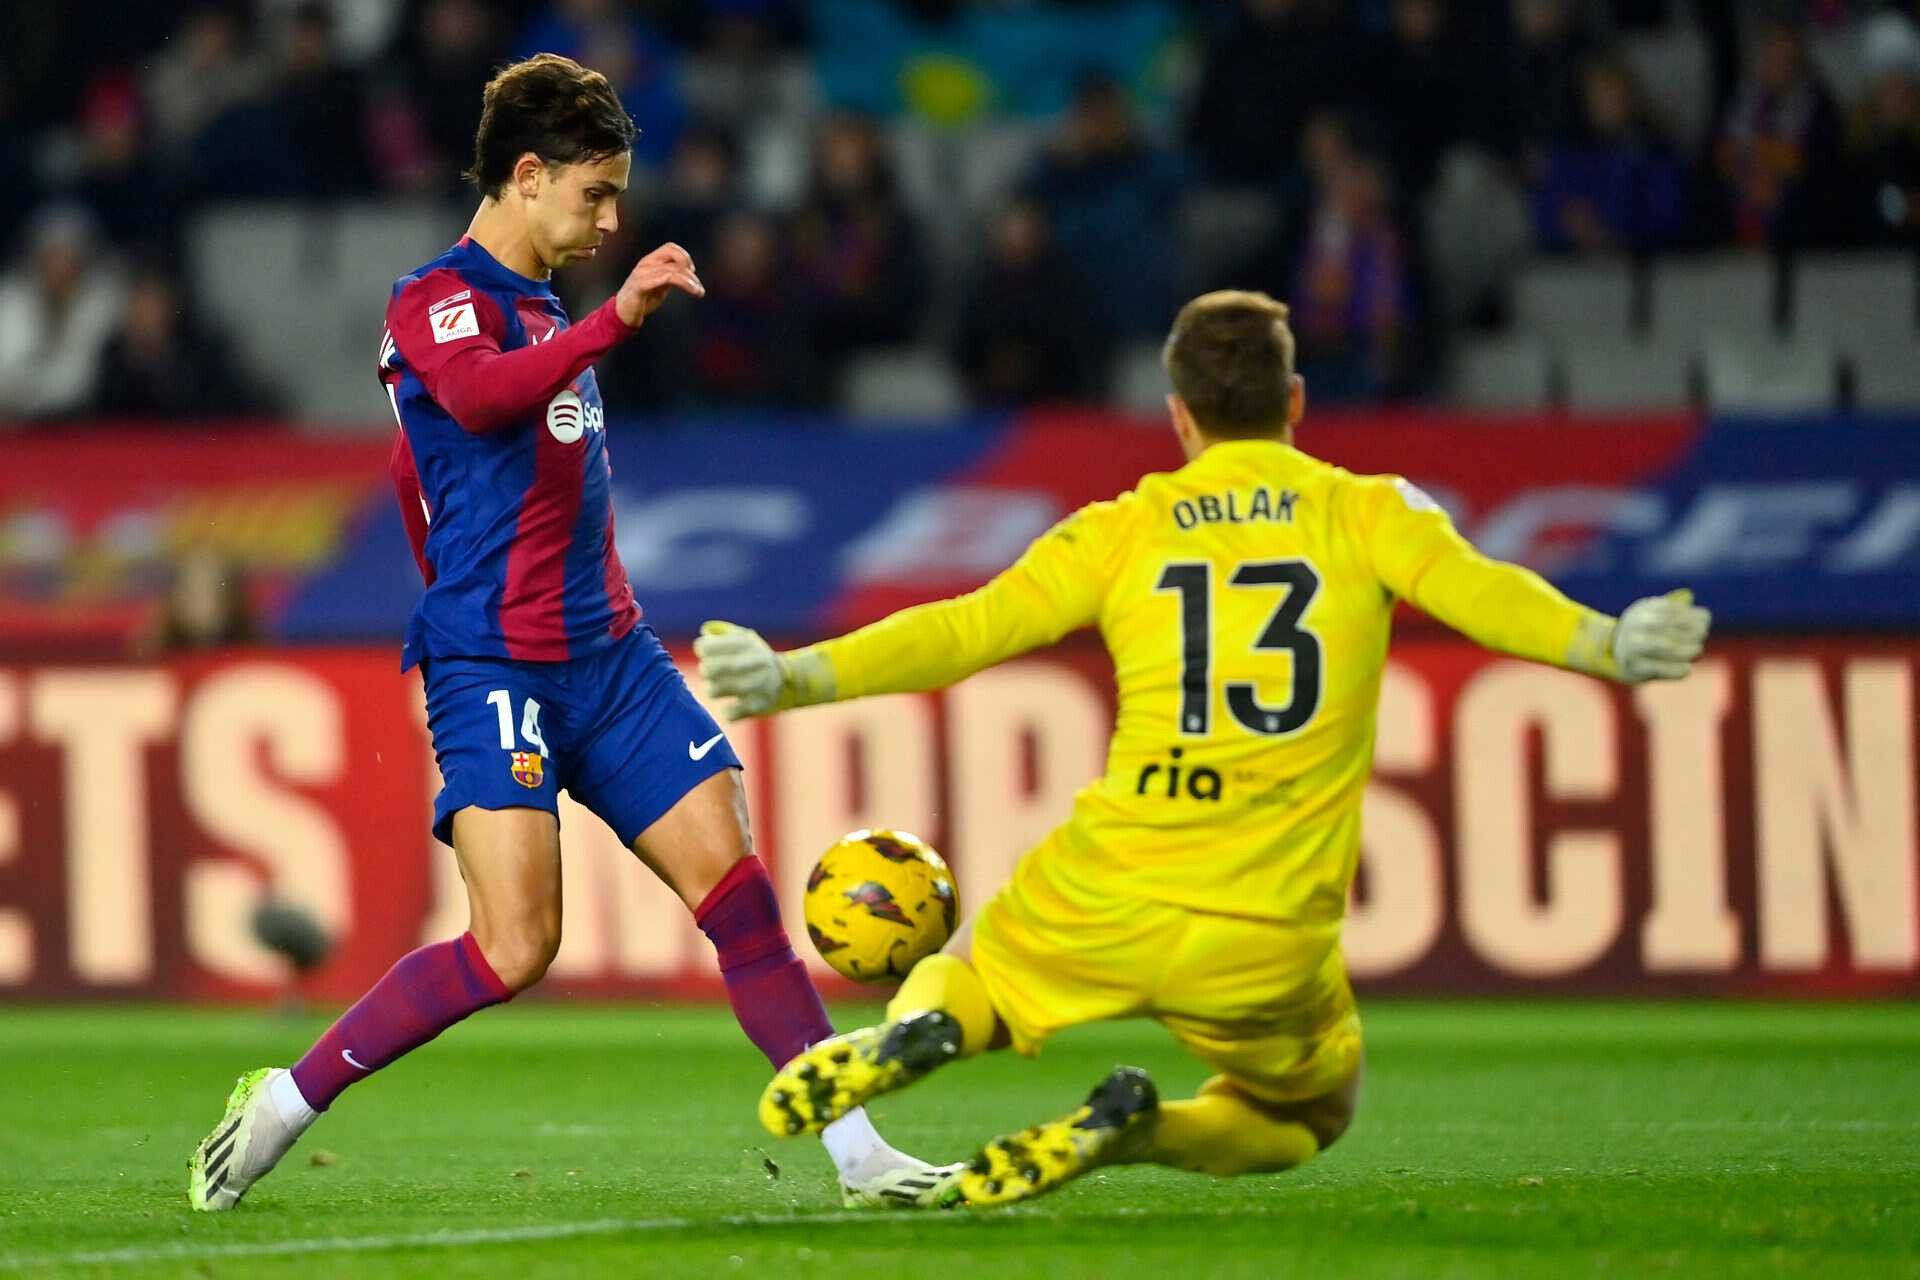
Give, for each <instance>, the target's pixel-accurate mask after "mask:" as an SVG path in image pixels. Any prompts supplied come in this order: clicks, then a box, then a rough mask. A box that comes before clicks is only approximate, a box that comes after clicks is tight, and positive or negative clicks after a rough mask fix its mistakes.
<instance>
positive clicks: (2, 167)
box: [0, 62, 40, 244]
mask: <svg viewBox="0 0 1920 1280" xmlns="http://www.w3.org/2000/svg"><path fill="white" fill-rule="evenodd" d="M17 93H18V90H17V88H16V86H15V83H14V81H13V78H12V77H11V75H10V74H9V69H8V67H7V65H6V63H5V62H0V173H8V174H12V175H13V178H12V183H13V185H12V187H11V188H10V189H9V191H8V192H7V199H6V200H4V201H0V244H12V243H13V242H14V236H15V234H17V232H18V231H19V228H20V224H21V222H22V221H23V220H24V218H25V216H26V213H27V211H28V210H29V209H32V208H34V207H35V206H36V205H38V204H39V203H40V190H39V176H38V174H37V173H36V172H35V168H34V163H33V147H32V145H31V143H32V136H31V135H30V134H29V133H28V132H27V123H26V121H25V119H24V118H22V113H21V110H20V104H19V100H18V97H17Z"/></svg>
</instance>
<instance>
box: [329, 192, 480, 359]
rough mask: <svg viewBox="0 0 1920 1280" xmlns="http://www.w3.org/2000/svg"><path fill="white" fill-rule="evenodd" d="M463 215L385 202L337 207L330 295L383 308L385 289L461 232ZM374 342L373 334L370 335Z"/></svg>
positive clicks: (457, 210)
mask: <svg viewBox="0 0 1920 1280" xmlns="http://www.w3.org/2000/svg"><path fill="white" fill-rule="evenodd" d="M468 212H469V211H467V210H465V209H461V208H457V207H456V208H454V209H449V208H448V207H447V206H445V205H442V204H425V203H420V204H416V203H409V202H386V203H369V204H350V205H343V206H341V208H340V211H339V212H338V213H337V214H336V215H334V217H333V219H332V222H331V227H330V230H331V232H332V236H333V242H332V244H331V246H330V248H331V250H332V264H331V266H330V268H329V270H328V273H327V274H328V277H329V280H330V282H331V284H332V285H333V287H334V289H335V290H336V291H341V292H345V293H347V294H349V295H350V296H352V297H356V298H365V297H371V298H373V299H376V300H377V301H376V303H375V305H377V306H381V307H384V306H385V305H386V299H387V290H388V289H390V288H391V287H392V285H393V282H394V281H395V280H397V279H399V278H400V276H401V275H402V274H404V273H405V272H408V271H411V270H413V269H414V268H415V267H417V266H419V265H420V264H421V263H423V262H428V261H430V260H432V259H433V258H434V257H435V256H436V255H438V254H440V253H442V252H444V251H445V249H446V247H447V246H448V245H450V244H452V243H453V242H454V241H456V240H458V239H459V238H460V237H461V235H462V234H464V233H465V231H466V225H467V221H468ZM375 337H376V340H377V338H378V335H377V334H376V335H375Z"/></svg>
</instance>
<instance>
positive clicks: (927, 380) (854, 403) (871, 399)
mask: <svg viewBox="0 0 1920 1280" xmlns="http://www.w3.org/2000/svg"><path fill="white" fill-rule="evenodd" d="M841 400H842V403H843V404H844V405H845V406H846V409H847V412H848V413H850V414H852V415H853V416H854V417H856V418H866V419H880V420H887V421H892V422H899V423H906V422H913V421H934V420H938V419H941V418H947V417H951V416H952V415H954V414H957V413H960V412H962V411H963V410H964V409H965V408H966V402H967V396H966V390H965V388H963V387H962V386H961V385H960V378H959V375H958V374H956V373H955V372H954V370H953V366H952V365H950V364H948V363H947V362H946V360H944V359H942V358H941V357H939V356H937V355H933V354H931V353H929V352H924V351H866V352H862V353H861V354H859V355H857V356H855V357H854V358H853V360H852V362H851V363H850V364H848V366H847V372H846V378H845V382H844V384H843V387H842V396H841Z"/></svg>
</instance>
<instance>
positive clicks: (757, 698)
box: [693, 621, 833, 720]
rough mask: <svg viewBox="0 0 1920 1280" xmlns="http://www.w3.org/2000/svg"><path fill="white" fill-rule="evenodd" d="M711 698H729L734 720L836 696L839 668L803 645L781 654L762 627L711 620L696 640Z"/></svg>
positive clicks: (728, 713) (728, 712)
mask: <svg viewBox="0 0 1920 1280" xmlns="http://www.w3.org/2000/svg"><path fill="white" fill-rule="evenodd" d="M693 653H694V656H695V657H696V658H698V659H699V660H700V678H701V680H702V681H704V682H705V684H706V690H707V697H708V698H710V699H712V700H714V701H716V702H721V701H722V700H730V701H727V702H725V705H724V706H723V708H722V709H723V710H724V711H725V713H726V716H727V719H729V720H744V719H747V718H748V717H750V716H764V715H768V714H771V713H772V712H775V711H785V710H786V709H787V708H789V707H804V706H809V705H811V704H813V703H816V702H831V701H832V700H833V667H832V666H831V665H830V664H829V663H828V662H827V659H826V658H825V656H824V655H821V654H818V653H814V652H811V651H809V650H805V649H801V650H797V651H795V652H792V653H776V652H774V649H773V646H772V645H770V644H768V643H767V642H766V641H765V640H763V639H761V637H760V633H759V632H758V631H754V630H751V629H750V628H747V627H739V626H735V625H734V624H733V623H731V622H719V621H712V622H705V623H702V624H701V626H700V637H699V638H698V639H697V640H695V641H694V642H693Z"/></svg>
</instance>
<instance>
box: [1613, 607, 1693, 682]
mask: <svg viewBox="0 0 1920 1280" xmlns="http://www.w3.org/2000/svg"><path fill="white" fill-rule="evenodd" d="M1712 623H1713V615H1712V614H1711V613H1708V612H1707V611H1706V610H1705V609H1703V608H1701V607H1700V606H1699V605H1697V604H1695V603H1694V602H1693V592H1691V591H1669V592H1668V593H1667V594H1666V595H1664V596H1648V597H1647V598H1645V599H1644V600H1635V601H1634V602H1633V603H1632V604H1630V605H1628V606H1627V609H1626V612H1624V613H1622V614H1621V615H1620V621H1619V622H1618V623H1617V624H1615V626H1614V629H1613V660H1614V663H1615V665H1617V666H1618V667H1619V669H1620V679H1621V680H1623V681H1625V682H1626V683H1627V684H1643V683H1645V682H1646V681H1648V680H1679V679H1681V678H1683V677H1684V676H1685V675H1686V674H1687V673H1688V672H1689V671H1691V670H1693V662H1694V659H1695V658H1698V657H1699V656H1700V652H1701V650H1702V649H1703V648H1704V647H1705V645H1706V642H1707V628H1708V627H1709V626H1711V625H1712Z"/></svg>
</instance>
